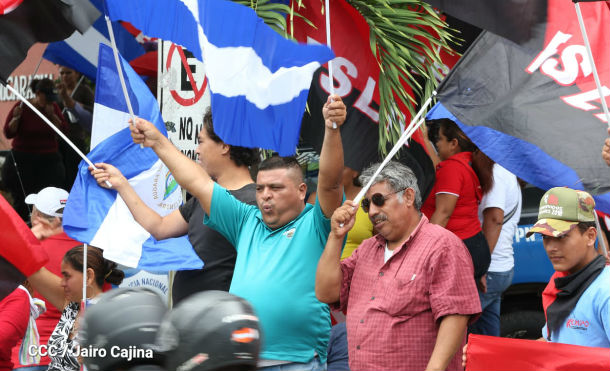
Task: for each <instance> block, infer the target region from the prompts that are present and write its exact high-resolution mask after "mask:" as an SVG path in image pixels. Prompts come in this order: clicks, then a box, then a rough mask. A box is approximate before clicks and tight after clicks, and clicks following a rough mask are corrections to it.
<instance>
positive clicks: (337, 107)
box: [317, 95, 347, 218]
mask: <svg viewBox="0 0 610 371" xmlns="http://www.w3.org/2000/svg"><path fill="white" fill-rule="evenodd" d="M322 115H323V116H324V126H325V128H324V142H322V151H321V153H320V171H319V174H318V189H317V193H318V200H319V201H320V207H321V208H322V212H323V213H324V215H325V216H326V217H328V218H330V216H331V215H332V214H333V211H335V209H336V208H338V207H339V206H340V205H341V200H342V199H343V185H342V183H341V181H342V172H343V144H342V143H341V131H340V130H339V128H340V126H341V125H343V123H344V122H345V118H346V116H347V110H346V108H345V104H344V103H343V101H342V100H341V97H339V96H338V95H331V96H329V97H328V100H327V101H326V104H324V107H323V108H322ZM333 123H335V124H336V129H333Z"/></svg>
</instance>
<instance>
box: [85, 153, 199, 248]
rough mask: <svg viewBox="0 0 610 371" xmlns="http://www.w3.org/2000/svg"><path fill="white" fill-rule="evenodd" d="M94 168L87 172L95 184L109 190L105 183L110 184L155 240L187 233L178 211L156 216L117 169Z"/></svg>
mask: <svg viewBox="0 0 610 371" xmlns="http://www.w3.org/2000/svg"><path fill="white" fill-rule="evenodd" d="M95 167H96V168H97V169H94V168H92V167H89V171H91V175H93V177H94V178H95V180H96V181H97V184H99V185H100V186H102V187H104V188H109V187H108V185H107V184H106V181H108V182H110V184H112V189H115V190H116V191H117V192H119V195H120V196H121V198H122V199H123V201H125V204H126V205H127V207H128V208H129V211H131V215H133V218H134V219H135V220H136V221H137V222H138V224H140V225H141V226H142V227H144V229H146V231H148V233H150V234H151V235H153V237H155V238H156V239H157V240H164V239H166V238H170V237H178V236H182V235H185V234H186V233H187V232H188V223H187V221H185V220H184V218H183V217H182V215H181V214H180V211H178V210H174V211H173V212H172V213H170V214H168V215H167V216H161V215H159V214H157V213H156V212H155V211H154V210H153V209H151V208H150V207H148V205H146V204H145V203H144V201H142V199H141V198H140V196H138V194H137V193H136V191H135V190H134V189H133V187H132V186H131V184H129V182H128V181H127V179H126V178H125V177H124V176H123V174H122V173H121V171H120V170H119V169H117V168H116V167H114V166H112V165H110V164H105V163H97V164H95Z"/></svg>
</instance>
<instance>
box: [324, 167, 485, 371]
mask: <svg viewBox="0 0 610 371" xmlns="http://www.w3.org/2000/svg"><path fill="white" fill-rule="evenodd" d="M378 167H379V164H374V165H372V166H371V167H369V168H368V169H365V170H364V171H363V172H362V175H361V176H360V180H361V182H362V183H363V184H366V183H367V182H368V181H369V179H370V178H371V177H372V176H373V174H374V172H375V170H376V169H377V168H378ZM420 207H421V195H420V193H419V189H418V187H417V179H416V178H415V175H414V174H413V172H412V171H411V169H409V168H408V167H406V166H405V165H402V164H400V163H398V162H395V161H391V162H389V163H388V164H387V166H386V167H385V168H384V169H383V170H382V171H381V173H380V174H379V175H378V176H377V177H376V178H375V179H374V184H373V186H372V187H371V188H370V189H369V190H368V192H367V193H366V196H365V198H364V199H363V200H362V208H363V209H364V211H366V212H368V214H369V218H370V219H371V222H372V223H373V225H374V226H375V229H376V230H377V231H378V232H379V234H377V235H376V236H373V237H371V238H369V239H367V240H365V241H363V242H362V244H361V245H360V246H359V247H358V248H357V249H356V250H355V251H354V252H353V254H352V255H351V256H350V257H349V258H347V259H345V260H343V261H340V256H341V246H342V242H343V239H344V237H345V235H346V233H347V232H348V231H349V230H350V229H351V228H352V226H353V225H354V216H355V215H356V210H357V205H354V204H353V202H352V201H346V202H345V203H344V205H343V206H341V207H340V208H338V209H337V210H336V211H335V212H334V213H333V216H332V218H331V232H330V236H329V237H328V241H327V243H326V248H325V249H324V253H323V254H322V257H321V258H320V261H319V263H318V270H317V274H316V296H317V297H318V299H319V300H320V301H322V302H324V303H329V304H333V305H334V306H335V307H337V308H338V309H342V310H343V309H346V308H347V320H346V322H347V339H348V350H349V364H350V368H351V369H352V370H406V369H408V370H424V369H425V370H445V369H449V370H457V369H461V361H460V358H461V351H459V350H460V349H461V348H462V345H463V344H464V340H465V337H466V326H467V324H468V321H469V319H470V318H472V317H473V315H477V314H479V313H480V312H481V305H480V302H479V296H478V293H477V288H476V286H475V282H474V280H473V279H472V275H473V273H474V268H473V265H472V259H471V258H470V255H469V253H468V250H467V249H466V246H464V243H463V242H462V241H461V240H460V239H459V238H458V237H457V236H455V235H454V234H453V233H451V232H449V231H447V230H446V229H445V228H442V227H440V226H438V225H435V224H430V222H429V221H428V219H427V218H426V216H424V215H422V214H421V212H420Z"/></svg>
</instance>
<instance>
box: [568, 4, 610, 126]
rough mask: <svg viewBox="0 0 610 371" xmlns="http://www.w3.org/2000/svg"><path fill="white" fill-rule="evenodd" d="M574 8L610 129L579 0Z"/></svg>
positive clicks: (609, 119) (609, 120)
mask: <svg viewBox="0 0 610 371" xmlns="http://www.w3.org/2000/svg"><path fill="white" fill-rule="evenodd" d="M574 8H575V9H576V16H577V17H578V24H579V26H580V32H581V33H582V38H583V40H584V42H585V47H586V49H587V56H588V57H589V63H591V68H592V69H593V78H594V79H595V85H596V86H597V92H598V93H599V97H600V99H599V100H600V101H601V102H602V108H603V110H604V114H605V115H606V123H607V124H608V127H610V112H608V105H607V104H606V97H604V93H603V91H602V84H601V81H600V80H599V75H598V74H597V68H596V67H595V60H593V53H592V52H591V44H589V37H588V36H587V30H586V29H585V22H584V20H583V18H582V12H581V11H580V4H579V3H578V1H577V0H574Z"/></svg>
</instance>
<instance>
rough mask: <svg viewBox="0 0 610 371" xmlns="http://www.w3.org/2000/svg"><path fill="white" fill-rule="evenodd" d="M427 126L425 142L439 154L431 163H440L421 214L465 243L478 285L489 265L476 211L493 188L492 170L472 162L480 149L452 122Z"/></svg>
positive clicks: (446, 121) (485, 242) (437, 121)
mask: <svg viewBox="0 0 610 371" xmlns="http://www.w3.org/2000/svg"><path fill="white" fill-rule="evenodd" d="M427 124H428V127H429V129H428V139H429V140H430V142H432V143H434V146H435V148H436V152H437V153H438V159H434V158H433V161H434V162H435V163H436V162H438V160H440V163H438V164H437V166H436V181H435V183H434V187H433V188H432V191H431V192H430V195H429V196H428V198H427V199H426V201H425V202H424V204H423V206H422V209H421V211H422V212H423V213H424V214H425V215H426V217H428V218H429V219H430V223H433V224H438V225H440V226H442V227H445V228H447V229H448V230H450V231H451V232H453V233H455V235H456V236H458V237H459V238H460V239H461V240H462V241H464V244H465V245H466V247H467V248H468V251H469V252H470V255H471V257H472V261H473V264H474V276H475V278H476V279H477V281H479V279H480V278H481V277H483V275H484V274H485V273H486V272H487V268H488V267H489V263H490V262H491V254H490V252H489V246H488V245H487V240H486V239H485V236H483V232H482V229H481V223H480V221H479V217H478V208H479V203H480V202H481V199H482V197H483V194H485V193H487V192H488V191H489V190H490V189H491V187H492V184H493V176H492V167H489V166H487V167H486V166H483V165H482V163H480V162H477V161H474V160H475V158H473V152H476V151H478V150H479V149H478V148H477V146H476V145H474V143H472V141H470V139H468V137H467V136H466V134H464V132H463V131H462V130H461V129H460V128H459V127H458V126H457V125H456V124H455V123H454V122H453V121H451V120H449V119H439V120H431V121H428V123H427ZM432 157H434V156H432ZM435 160H436V161H435Z"/></svg>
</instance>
